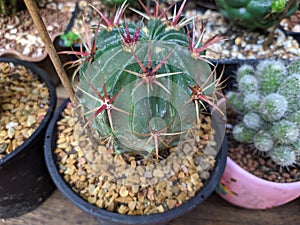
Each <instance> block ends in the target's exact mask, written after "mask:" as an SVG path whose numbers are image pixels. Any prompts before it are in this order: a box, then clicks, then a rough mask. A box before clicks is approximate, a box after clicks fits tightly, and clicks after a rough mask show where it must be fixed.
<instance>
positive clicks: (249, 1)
mask: <svg viewBox="0 0 300 225" xmlns="http://www.w3.org/2000/svg"><path fill="white" fill-rule="evenodd" d="M287 2H288V1H287V0H264V1H261V0H234V1H233V0H216V4H217V6H218V7H219V11H220V12H221V13H222V15H223V16H224V17H225V18H226V19H228V20H230V21H232V22H234V23H236V24H238V25H241V26H243V27H245V28H247V29H257V28H260V29H263V30H266V29H267V28H269V27H272V26H273V25H274V24H275V23H276V22H277V20H279V19H281V16H282V13H283V12H284V10H285V7H286V6H287ZM296 11H297V1H294V3H293V4H292V6H291V7H290V8H289V9H288V11H287V13H286V14H285V15H284V16H285V17H289V16H290V15H292V14H293V13H295V12H296Z"/></svg>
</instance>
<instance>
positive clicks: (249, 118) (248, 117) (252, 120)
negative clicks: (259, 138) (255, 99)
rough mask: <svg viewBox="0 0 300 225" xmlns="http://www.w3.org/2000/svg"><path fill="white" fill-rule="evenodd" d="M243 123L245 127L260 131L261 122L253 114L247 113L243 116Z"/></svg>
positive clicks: (256, 115) (257, 116) (258, 117)
mask: <svg viewBox="0 0 300 225" xmlns="http://www.w3.org/2000/svg"><path fill="white" fill-rule="evenodd" d="M243 123H244V124H245V126H246V127H247V128H249V129H252V130H256V131H258V130H260V129H261V127H262V126H263V120H262V119H261V118H260V116H259V115H258V114H256V113H254V112H249V113H247V114H245V115H244V118H243Z"/></svg>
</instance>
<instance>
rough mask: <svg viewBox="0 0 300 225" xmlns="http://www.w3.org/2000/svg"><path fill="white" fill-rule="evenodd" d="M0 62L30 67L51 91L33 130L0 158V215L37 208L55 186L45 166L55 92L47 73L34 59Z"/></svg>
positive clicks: (7, 216)
mask: <svg viewBox="0 0 300 225" xmlns="http://www.w3.org/2000/svg"><path fill="white" fill-rule="evenodd" d="M0 62H12V63H14V64H15V65H23V66H25V67H27V68H29V69H30V70H31V71H33V72H34V74H36V75H37V78H38V79H39V80H40V81H42V82H44V83H45V84H46V85H47V87H48V89H49V94H50V105H49V110H48V112H47V114H46V115H45V117H44V119H43V120H42V122H41V124H40V125H39V127H38V128H37V129H36V131H35V132H34V133H33V134H32V135H31V136H30V137H29V138H28V139H27V140H26V141H25V142H24V143H23V144H22V145H20V146H19V147H18V148H17V149H16V150H14V151H13V152H12V153H10V154H8V155H7V156H5V157H4V158H2V159H0V218H9V217H16V216H19V215H22V214H24V213H26V212H29V211H31V210H32V209H34V208H36V207H37V206H38V205H40V204H41V203H42V202H43V201H44V200H45V199H46V198H47V197H48V196H49V195H50V194H51V193H52V192H53V190H54V188H55V186H54V184H53V182H52V180H51V177H50V176H49V173H48V171H47V168H46V164H45V160H44V154H43V145H44V136H45V132H46V129H47V126H48V124H49V122H50V120H51V117H52V115H53V112H54V110H55V107H56V92H55V87H54V85H53V82H52V81H51V80H50V76H49V75H48V74H47V73H46V72H45V71H44V70H42V69H40V68H39V67H37V66H36V65H34V64H33V63H28V62H24V61H20V60H16V59H9V58H0ZM2 91H3V90H2Z"/></svg>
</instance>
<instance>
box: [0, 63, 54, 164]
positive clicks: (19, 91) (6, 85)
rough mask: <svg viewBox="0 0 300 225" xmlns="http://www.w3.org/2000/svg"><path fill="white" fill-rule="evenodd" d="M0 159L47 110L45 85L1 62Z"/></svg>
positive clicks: (31, 130) (23, 71)
mask: <svg viewBox="0 0 300 225" xmlns="http://www.w3.org/2000/svg"><path fill="white" fill-rule="evenodd" d="M0 90H1V92H0V108H1V110H0V118H1V120H0V159H1V158H3V157H4V156H5V155H7V154H9V153H10V152H12V151H13V150H15V149H16V148H17V147H18V146H20V145H21V144H22V143H23V142H24V141H25V140H26V139H27V138H29V137H30V135H31V134H32V133H33V132H34V131H35V130H36V129H37V127H38V126H39V124H40V122H41V121H42V120H43V118H44V116H45V115H46V113H47V111H48V108H49V107H48V106H49V92H48V88H47V87H46V86H45V84H43V83H41V82H40V81H38V80H37V79H36V78H35V75H34V74H33V73H32V72H31V71H28V70H27V69H26V68H25V67H23V66H14V65H13V64H8V63H4V62H0Z"/></svg>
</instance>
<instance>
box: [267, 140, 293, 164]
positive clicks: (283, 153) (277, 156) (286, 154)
mask: <svg viewBox="0 0 300 225" xmlns="http://www.w3.org/2000/svg"><path fill="white" fill-rule="evenodd" d="M269 154H270V157H271V159H272V160H273V161H274V162H275V163H276V164H278V165H279V166H283V167H285V166H290V165H293V164H294V163H295V162H296V153H295V150H294V149H293V148H292V147H291V146H289V145H278V146H275V147H274V148H273V150H272V151H270V153H269Z"/></svg>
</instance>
